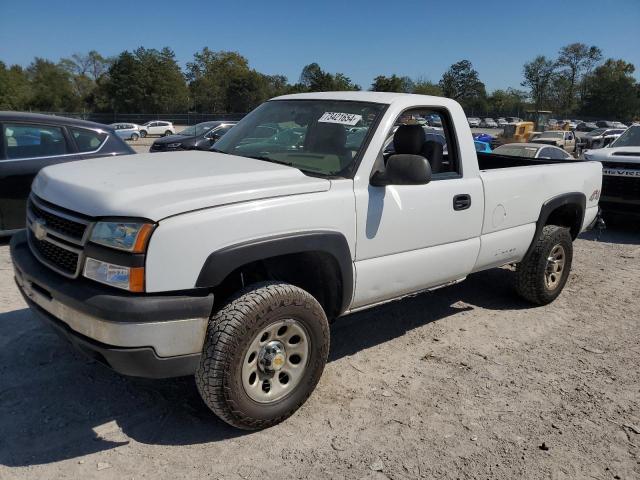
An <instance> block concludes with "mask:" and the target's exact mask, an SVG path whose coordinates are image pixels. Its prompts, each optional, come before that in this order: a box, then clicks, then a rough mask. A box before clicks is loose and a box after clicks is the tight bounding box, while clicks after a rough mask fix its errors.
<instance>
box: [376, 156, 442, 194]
mask: <svg viewBox="0 0 640 480" xmlns="http://www.w3.org/2000/svg"><path fill="white" fill-rule="evenodd" d="M430 181H431V165H430V164H429V161H428V160H427V159H426V158H424V157H421V156H420V155H391V156H390V157H389V159H388V160H387V167H386V168H385V170H384V172H380V171H378V172H376V173H374V174H373V176H372V177H371V181H370V183H371V185H373V186H374V187H384V186H386V185H426V184H427V183H429V182H430Z"/></svg>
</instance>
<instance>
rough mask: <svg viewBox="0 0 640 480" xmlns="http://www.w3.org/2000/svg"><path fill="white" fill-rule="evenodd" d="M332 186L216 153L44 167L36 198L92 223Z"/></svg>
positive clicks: (35, 183)
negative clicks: (74, 213) (105, 219)
mask: <svg viewBox="0 0 640 480" xmlns="http://www.w3.org/2000/svg"><path fill="white" fill-rule="evenodd" d="M330 185H331V183H330V181H329V180H326V179H322V178H314V177H308V176H306V175H304V174H303V173H302V172H301V171H300V170H298V169H296V168H292V167H288V166H285V165H278V164H275V163H269V162H266V161H262V160H254V159H251V158H246V157H237V156H234V155H226V154H221V153H213V152H201V151H189V152H171V153H153V154H150V153H146V154H140V155H124V156H118V157H105V158H96V159H92V160H81V161H78V162H69V163H64V164H60V165H54V166H51V167H47V168H44V169H43V170H41V171H40V173H39V174H38V175H37V176H36V178H35V180H34V181H33V187H32V189H33V192H34V193H35V194H36V195H37V196H39V197H40V198H42V199H44V200H46V201H48V202H51V203H53V204H55V205H58V206H60V207H63V208H67V209H69V210H72V211H75V212H79V213H83V214H85V215H89V216H92V217H106V216H125V217H142V218H148V219H150V220H154V221H158V220H161V219H162V218H166V217H169V216H172V215H177V214H180V213H185V212H189V211H192V210H198V209H202V208H210V207H215V206H219V205H226V204H230V203H238V202H246V201H250V200H259V199H265V198H271V197H278V196H283V195H297V194H303V193H313V192H322V191H326V190H328V189H329V188H330Z"/></svg>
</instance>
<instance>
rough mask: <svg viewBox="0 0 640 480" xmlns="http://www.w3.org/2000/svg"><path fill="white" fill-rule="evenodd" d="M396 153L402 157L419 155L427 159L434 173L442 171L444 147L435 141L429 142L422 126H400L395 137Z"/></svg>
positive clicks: (394, 146)
mask: <svg viewBox="0 0 640 480" xmlns="http://www.w3.org/2000/svg"><path fill="white" fill-rule="evenodd" d="M393 148H394V150H395V153H397V154H401V155H419V156H421V157H424V158H426V159H427V161H428V162H429V164H430V165H431V172H432V173H440V172H441V171H442V167H443V165H442V153H443V147H442V145H441V144H440V143H438V142H435V141H427V135H426V133H425V131H424V128H422V126H421V125H400V126H399V127H398V129H397V130H396V133H395V134H394V135H393Z"/></svg>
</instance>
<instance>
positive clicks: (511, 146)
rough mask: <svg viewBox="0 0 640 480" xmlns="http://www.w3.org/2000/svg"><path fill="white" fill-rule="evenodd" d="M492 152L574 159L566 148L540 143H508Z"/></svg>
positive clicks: (528, 156)
mask: <svg viewBox="0 0 640 480" xmlns="http://www.w3.org/2000/svg"><path fill="white" fill-rule="evenodd" d="M492 153H494V154H497V155H508V156H511V157H527V158H548V159H551V160H573V157H572V156H571V155H570V154H569V153H567V152H566V151H565V150H564V149H562V148H559V147H554V146H552V145H542V144H539V143H507V144H505V145H500V146H499V147H498V148H496V149H495V150H494V151H493V152H492Z"/></svg>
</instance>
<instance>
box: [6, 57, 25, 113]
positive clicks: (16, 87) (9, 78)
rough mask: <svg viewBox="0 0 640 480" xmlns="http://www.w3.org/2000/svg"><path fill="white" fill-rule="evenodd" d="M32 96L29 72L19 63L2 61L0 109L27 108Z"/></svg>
mask: <svg viewBox="0 0 640 480" xmlns="http://www.w3.org/2000/svg"><path fill="white" fill-rule="evenodd" d="M30 98H31V85H30V83H29V79H28V78H27V73H26V72H25V71H24V69H23V68H22V67H21V66H19V65H12V66H11V67H9V68H7V66H6V65H5V64H4V63H3V62H0V110H26V109H27V108H28V106H29V99H30Z"/></svg>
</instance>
